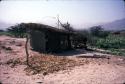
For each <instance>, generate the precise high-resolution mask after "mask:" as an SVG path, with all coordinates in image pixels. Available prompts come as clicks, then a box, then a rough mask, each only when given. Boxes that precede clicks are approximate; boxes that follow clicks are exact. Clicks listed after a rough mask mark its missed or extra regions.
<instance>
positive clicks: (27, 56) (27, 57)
mask: <svg viewBox="0 0 125 84" xmlns="http://www.w3.org/2000/svg"><path fill="white" fill-rule="evenodd" d="M28 41H29V36H28V33H27V34H26V44H25V51H26V63H27V65H28V66H29V53H28Z"/></svg>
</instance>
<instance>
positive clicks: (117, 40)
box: [96, 35, 125, 49]
mask: <svg viewBox="0 0 125 84" xmlns="http://www.w3.org/2000/svg"><path fill="white" fill-rule="evenodd" d="M96 46H97V47H99V48H104V49H108V48H115V49H119V48H125V37H124V36H118V35H109V36H108V37H106V38H105V39H104V38H102V39H99V40H98V41H97V43H96Z"/></svg>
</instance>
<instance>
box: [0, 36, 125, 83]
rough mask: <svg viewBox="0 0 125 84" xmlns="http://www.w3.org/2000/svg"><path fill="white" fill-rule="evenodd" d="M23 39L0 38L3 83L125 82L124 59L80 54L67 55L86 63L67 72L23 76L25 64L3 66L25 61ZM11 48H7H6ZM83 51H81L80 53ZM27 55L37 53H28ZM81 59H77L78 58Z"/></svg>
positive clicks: (0, 77) (0, 72) (0, 63)
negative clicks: (15, 61) (8, 63)
mask: <svg viewBox="0 0 125 84" xmlns="http://www.w3.org/2000/svg"><path fill="white" fill-rule="evenodd" d="M24 44H25V39H16V38H10V37H7V36H0V82H2V83H3V84H123V83H125V58H124V57H116V56H112V55H107V54H106V55H107V56H109V57H110V59H109V61H108V59H106V58H85V57H81V56H93V55H95V54H96V55H100V56H101V55H104V54H101V53H97V52H93V53H80V54H78V53H77V55H74V56H69V58H71V59H75V60H78V59H80V60H82V59H83V60H87V61H88V63H87V64H85V65H82V66H76V67H73V68H71V69H69V70H64V71H59V72H55V73H51V74H48V75H46V76H43V75H42V74H36V75H26V72H25V71H24V68H25V67H26V65H17V66H15V67H12V66H10V65H7V64H5V63H6V62H7V61H8V60H10V59H17V58H21V59H22V60H25V59H24V58H25V51H24ZM9 47H10V48H9ZM81 52H82V51H81ZM30 54H38V53H37V52H33V51H30ZM78 56H80V57H78Z"/></svg>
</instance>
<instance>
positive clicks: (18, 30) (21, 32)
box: [7, 23, 26, 38]
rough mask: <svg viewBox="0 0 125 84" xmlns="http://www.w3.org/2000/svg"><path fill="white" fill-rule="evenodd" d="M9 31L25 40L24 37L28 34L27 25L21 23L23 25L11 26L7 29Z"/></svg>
mask: <svg viewBox="0 0 125 84" xmlns="http://www.w3.org/2000/svg"><path fill="white" fill-rule="evenodd" d="M7 31H8V32H10V33H11V34H12V35H14V36H15V37H18V38H23V37H25V34H26V26H25V23H21V24H17V25H14V26H11V27H9V28H8V29H7Z"/></svg>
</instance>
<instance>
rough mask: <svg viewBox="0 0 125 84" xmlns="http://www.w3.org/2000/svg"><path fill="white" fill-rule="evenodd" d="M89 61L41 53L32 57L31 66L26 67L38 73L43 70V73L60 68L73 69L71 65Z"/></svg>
mask: <svg viewBox="0 0 125 84" xmlns="http://www.w3.org/2000/svg"><path fill="white" fill-rule="evenodd" d="M85 63H87V61H84V60H82V61H78V60H73V59H69V58H67V57H64V56H53V55H41V56H32V57H30V66H28V67H27V68H25V71H26V72H28V73H29V72H30V73H31V74H37V73H40V72H42V73H43V75H47V74H48V73H53V72H56V71H60V70H66V69H69V68H70V69H71V67H74V66H79V65H83V64H85Z"/></svg>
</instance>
